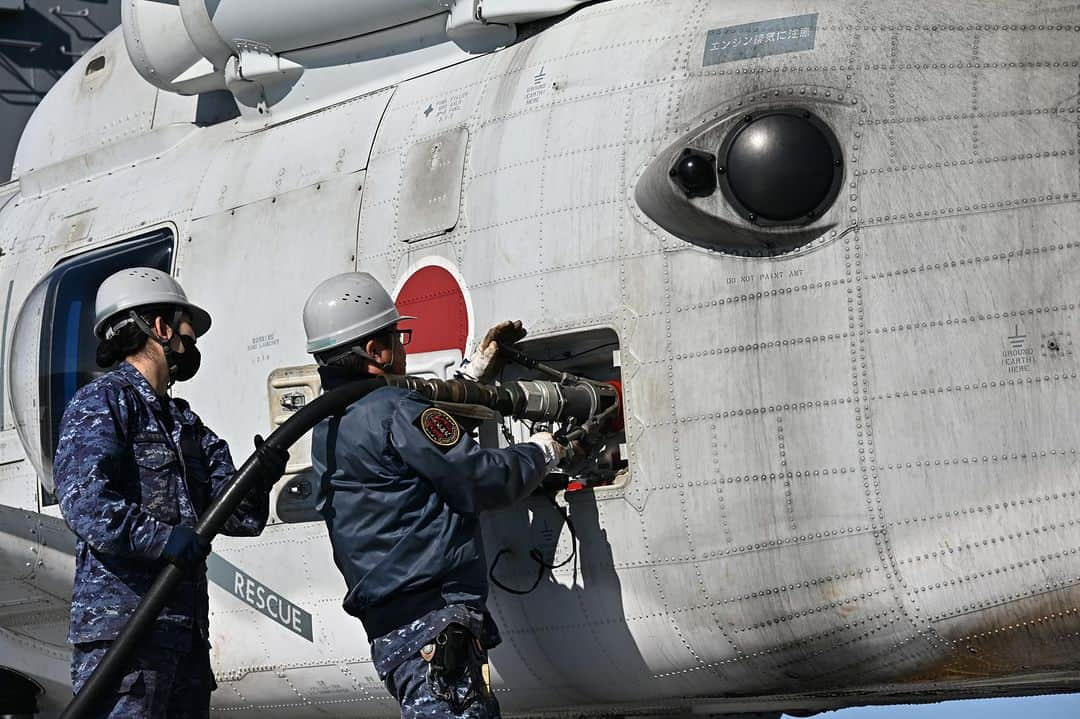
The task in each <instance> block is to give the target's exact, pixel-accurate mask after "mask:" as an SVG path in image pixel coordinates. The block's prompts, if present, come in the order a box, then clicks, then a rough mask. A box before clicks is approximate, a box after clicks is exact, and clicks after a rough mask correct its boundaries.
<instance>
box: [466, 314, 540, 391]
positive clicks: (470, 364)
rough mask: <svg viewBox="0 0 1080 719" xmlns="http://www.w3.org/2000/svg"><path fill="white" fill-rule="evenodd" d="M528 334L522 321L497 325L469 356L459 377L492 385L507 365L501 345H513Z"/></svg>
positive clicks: (507, 321)
mask: <svg viewBox="0 0 1080 719" xmlns="http://www.w3.org/2000/svg"><path fill="white" fill-rule="evenodd" d="M526 334H528V333H527V331H526V330H525V328H524V327H522V326H521V320H515V321H513V322H510V321H509V320H506V321H504V322H500V323H499V324H497V325H495V326H494V327H492V328H491V329H489V330H488V331H487V334H485V335H484V339H482V340H480V343H479V344H478V345H476V349H474V350H473V351H472V354H471V355H469V359H468V360H466V361H465V362H464V363H463V364H462V365H461V369H460V370H458V375H460V376H462V377H464V378H465V379H471V380H473V381H474V382H482V383H484V384H491V383H492V382H493V381H495V378H496V377H498V376H499V373H500V372H502V368H503V365H505V364H506V360H505V359H504V358H503V357H502V356H501V355H500V353H499V345H500V344H506V345H512V344H514V343H515V342H517V341H519V340H520V339H521V338H523V337H524V336H525V335H526Z"/></svg>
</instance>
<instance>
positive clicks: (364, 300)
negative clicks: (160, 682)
mask: <svg viewBox="0 0 1080 719" xmlns="http://www.w3.org/2000/svg"><path fill="white" fill-rule="evenodd" d="M415 319H416V318H415V317H409V316H405V315H401V314H399V313H398V311H397V307H395V306H394V301H393V300H392V299H390V293H389V292H387V291H386V289H385V288H383V286H382V285H381V284H379V281H378V280H376V279H375V278H374V277H372V276H371V275H369V274H368V273H367V272H346V273H344V274H341V275H335V276H333V277H331V278H330V279H328V280H326V281H324V282H323V283H322V284H321V285H319V286H318V287H316V288H315V291H314V292H312V293H311V296H310V297H308V299H307V302H306V303H304V332H305V333H307V351H308V352H309V353H311V354H316V353H319V352H325V351H327V350H332V349H334V348H335V347H341V346H343V345H348V344H350V343H352V342H355V341H356V340H358V339H361V338H363V337H370V336H371V335H373V334H375V333H376V332H378V331H379V330H382V329H386V328H387V327H390V326H392V325H393V324H394V323H396V322H398V321H400V320H415Z"/></svg>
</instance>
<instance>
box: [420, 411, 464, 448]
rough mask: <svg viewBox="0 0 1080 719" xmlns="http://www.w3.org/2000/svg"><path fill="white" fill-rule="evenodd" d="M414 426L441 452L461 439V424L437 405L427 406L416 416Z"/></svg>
mask: <svg viewBox="0 0 1080 719" xmlns="http://www.w3.org/2000/svg"><path fill="white" fill-rule="evenodd" d="M415 424H416V426H417V427H418V428H419V429H420V431H421V432H423V433H424V436H425V437H427V438H428V440H430V441H431V443H432V444H434V445H435V446H436V447H438V448H439V449H440V450H442V451H443V452H448V451H450V449H452V448H453V447H455V446H456V445H457V443H458V442H460V441H461V425H460V424H458V422H457V420H456V419H454V418H453V417H451V416H450V414H449V413H447V412H445V411H443V410H441V409H439V408H438V407H428V408H427V409H425V410H424V411H423V412H421V413H420V416H419V417H417V418H416V422H415Z"/></svg>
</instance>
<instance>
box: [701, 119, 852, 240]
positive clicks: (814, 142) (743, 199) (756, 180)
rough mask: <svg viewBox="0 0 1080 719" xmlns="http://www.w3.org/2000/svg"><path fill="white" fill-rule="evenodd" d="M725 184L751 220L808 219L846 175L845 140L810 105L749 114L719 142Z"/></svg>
mask: <svg viewBox="0 0 1080 719" xmlns="http://www.w3.org/2000/svg"><path fill="white" fill-rule="evenodd" d="M718 162H719V165H720V166H719V168H717V169H718V172H719V176H720V186H721V188H722V190H723V192H724V196H725V197H726V198H727V200H728V202H730V203H731V204H732V206H734V207H735V209H736V210H737V211H738V212H739V214H741V215H743V216H744V217H746V218H747V219H748V220H750V221H751V222H764V223H767V224H793V225H797V224H806V223H808V222H812V221H813V220H815V219H816V218H817V217H819V216H820V215H821V214H822V213H823V212H825V211H826V210H827V209H828V208H829V207H830V206H831V205H832V203H833V201H834V200H835V199H836V196H837V194H838V193H839V191H840V184H841V180H842V179H843V175H844V168H843V164H844V163H843V156H842V155H841V152H840V144H839V143H838V142H837V141H836V136H835V135H834V134H833V132H832V130H830V129H829V127H828V125H826V124H825V123H824V122H822V121H821V120H820V119H819V118H818V117H816V116H815V115H813V114H812V113H810V112H807V111H805V110H775V111H769V112H765V113H762V114H760V115H747V116H746V117H745V118H744V119H743V121H742V122H741V123H739V125H738V126H737V127H735V128H734V129H733V130H732V131H731V132H730V133H728V136H727V138H726V139H725V140H724V144H723V145H722V146H721V148H720V156H719V160H718Z"/></svg>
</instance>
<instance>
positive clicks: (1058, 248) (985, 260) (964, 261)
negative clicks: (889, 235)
mask: <svg viewBox="0 0 1080 719" xmlns="http://www.w3.org/2000/svg"><path fill="white" fill-rule="evenodd" d="M1077 248H1080V242H1064V243H1060V244H1056V245H1043V246H1041V247H1028V248H1025V249H1023V250H1010V251H1009V252H1005V251H1004V250H1003V251H1001V252H996V253H994V254H992V255H972V256H967V257H961V258H959V259H955V260H951V261H946V262H935V263H934V264H929V265H926V264H924V265H918V266H911V267H904V268H901V269H895V270H884V271H880V272H875V273H872V274H869V275H867V276H866V279H868V280H881V279H885V278H889V277H900V276H901V275H911V274H917V273H920V272H932V271H940V270H950V269H956V268H957V267H962V266H964V265H976V266H978V265H980V264H989V263H993V262H1001V261H1005V262H1010V261H1012V260H1013V259H1017V258H1020V257H1026V256H1029V255H1039V254H1049V253H1053V252H1064V251H1066V250H1073V249H1077Z"/></svg>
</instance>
